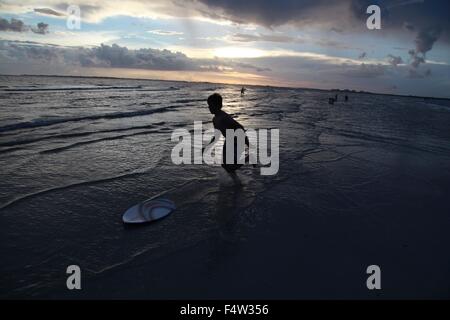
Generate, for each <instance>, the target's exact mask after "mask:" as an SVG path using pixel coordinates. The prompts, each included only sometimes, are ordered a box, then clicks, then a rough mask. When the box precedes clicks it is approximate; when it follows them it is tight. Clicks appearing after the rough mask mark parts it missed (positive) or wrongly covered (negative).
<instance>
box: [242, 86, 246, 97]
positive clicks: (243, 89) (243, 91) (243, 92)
mask: <svg viewBox="0 0 450 320" xmlns="http://www.w3.org/2000/svg"><path fill="white" fill-rule="evenodd" d="M245 90H247V89H245V88H244V87H242V89H241V96H243V95H244V94H245Z"/></svg>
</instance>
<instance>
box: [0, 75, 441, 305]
mask: <svg viewBox="0 0 450 320" xmlns="http://www.w3.org/2000/svg"><path fill="white" fill-rule="evenodd" d="M0 78H1V82H2V86H4V87H2V88H0V114H1V118H0V166H1V168H2V170H1V171H0V178H1V179H0V181H1V182H0V208H1V209H0V221H1V223H0V237H1V241H0V243H1V245H0V254H1V256H2V257H3V259H2V260H3V261H2V264H1V265H0V274H1V275H2V277H1V285H0V288H1V291H0V294H1V296H5V297H40V296H43V295H44V296H45V294H46V292H48V291H49V290H50V291H51V290H54V289H55V287H57V286H58V284H59V283H61V281H62V280H61V279H64V277H65V273H64V270H65V268H66V266H67V265H69V264H78V265H80V266H81V268H82V269H83V270H85V271H86V272H87V274H88V276H91V277H95V276H97V275H99V274H102V273H104V272H106V271H108V270H112V269H114V268H118V267H121V268H124V267H125V268H126V266H127V264H129V263H131V262H132V261H133V260H134V259H136V257H139V256H141V255H143V254H145V255H147V256H150V257H152V259H158V258H160V257H164V256H167V255H169V254H171V253H174V252H178V251H180V250H183V249H184V248H188V247H192V246H194V245H195V244H196V243H199V242H201V241H204V240H205V239H206V240H207V239H210V238H211V237H216V236H217V235H219V237H220V238H222V239H226V240H227V239H228V240H229V239H232V240H231V241H238V242H239V241H246V237H247V235H248V234H249V232H250V231H249V230H254V229H255V228H258V226H261V225H264V223H267V222H268V221H276V220H277V219H280V215H283V212H286V210H288V211H290V213H289V214H295V212H297V211H298V212H299V214H300V213H301V214H302V215H305V214H306V215H313V216H318V215H319V216H325V217H327V216H330V217H331V216H333V217H336V216H337V217H339V216H348V215H350V216H353V215H355V216H362V217H363V218H362V219H364V223H370V224H372V225H377V224H380V225H384V223H386V222H381V221H386V220H384V219H386V218H387V219H394V220H395V216H396V214H397V213H398V216H399V217H400V216H402V217H403V216H404V215H405V214H408V210H412V211H414V210H415V209H414V207H415V208H417V212H413V213H414V214H416V215H422V214H423V215H427V217H426V219H431V220H433V219H434V218H433V217H432V216H430V213H429V212H426V211H423V210H422V209H423V208H422V209H420V210H419V207H420V205H428V204H432V206H433V207H432V208H431V209H432V215H433V214H435V215H437V217H438V218H437V219H442V220H439V221H441V222H442V221H444V223H447V224H448V216H446V214H448V212H450V210H448V209H450V205H449V204H448V199H449V196H450V194H449V193H450V192H449V190H450V143H449V142H450V129H449V128H450V127H449V123H450V103H449V101H446V100H434V99H427V100H425V99H421V98H412V97H411V98H409V97H395V96H382V95H370V94H363V93H350V94H349V98H350V101H349V102H343V101H342V96H341V97H340V101H338V102H337V103H336V104H335V105H329V104H328V97H329V96H330V93H329V92H326V91H317V90H306V89H286V88H265V87H248V91H247V93H246V95H245V96H243V97H241V96H240V94H239V91H240V87H238V86H233V85H219V84H217V85H216V84H209V83H208V84H205V83H186V82H168V81H146V80H125V79H122V80H118V79H100V78H64V77H25V76H24V77H6V76H2V77H0ZM212 92H219V93H220V94H221V95H222V96H223V99H224V105H225V106H224V110H225V111H227V112H228V113H230V114H233V115H234V117H235V118H236V119H237V120H238V121H239V122H240V123H241V124H243V125H244V126H245V127H246V128H253V129H258V128H279V130H280V170H279V172H278V174H277V175H275V176H261V175H260V174H259V170H257V169H253V168H251V167H249V166H246V167H244V168H243V169H242V170H240V172H239V175H240V178H241V180H242V181H243V186H242V187H240V188H236V187H234V186H233V185H232V184H231V182H230V180H229V178H228V177H227V175H226V174H224V173H223V172H222V171H223V170H222V169H221V168H220V167H217V166H208V165H205V164H202V165H182V166H177V165H174V164H173V163H172V161H171V158H170V153H171V149H172V147H173V146H174V145H175V143H174V142H172V141H171V139H170V137H171V133H172V132H173V130H175V129H177V128H186V129H188V130H192V128H193V122H194V121H203V122H204V123H208V125H209V126H211V115H210V114H209V112H208V108H207V107H206V103H205V101H206V98H207V96H208V95H209V94H211V93H212ZM204 129H207V126H205V127H204ZM160 193H161V194H164V195H165V196H167V197H169V198H170V199H172V200H173V201H174V202H175V203H176V204H177V210H176V211H175V212H174V213H173V214H171V215H170V216H169V217H168V218H166V219H164V220H161V221H159V222H157V223H154V224H151V225H145V226H140V227H131V228H130V227H126V226H124V225H123V224H122V221H121V215H122V213H123V212H124V211H125V210H126V209H127V208H128V207H130V206H132V205H134V204H136V203H138V202H140V201H142V200H144V199H146V198H149V197H152V196H155V195H157V194H160ZM286 203H289V206H288V207H287V206H286ZM418 204H420V205H418ZM277 205H278V207H277ZM280 208H283V210H285V211H283V210H280ZM413 213H411V214H413ZM387 214H388V215H387ZM445 217H446V218H445ZM436 221H438V220H436ZM441 222H439V223H441ZM445 226H448V225H444V227H445ZM441 227H442V224H441V226H440V227H438V226H436V228H441ZM439 230H441V229H439ZM436 237H438V238H439V237H441V238H439V239H442V240H443V241H444V240H448V236H445V235H444V233H442V234H440V233H437V234H436ZM228 240H227V241H228ZM438 255H439V254H438ZM437 260H438V261H441V262H443V263H448V259H447V258H442V259H441V258H438V259H437ZM62 270H63V271H62ZM447 276H448V274H447Z"/></svg>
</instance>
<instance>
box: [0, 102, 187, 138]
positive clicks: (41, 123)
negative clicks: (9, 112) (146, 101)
mask: <svg viewBox="0 0 450 320" xmlns="http://www.w3.org/2000/svg"><path fill="white" fill-rule="evenodd" d="M179 107H180V106H168V107H161V108H155V109H150V110H139V111H129V112H113V113H106V114H94V115H90V116H84V117H73V118H60V119H36V120H32V121H26V122H19V123H15V124H10V125H6V126H3V127H0V132H9V131H15V130H21V129H31V128H37V127H47V126H52V125H55V124H61V123H67V122H79V121H87V120H99V119H119V118H129V117H139V116H146V115H149V114H153V113H162V112H167V111H170V110H172V109H177V108H179Z"/></svg>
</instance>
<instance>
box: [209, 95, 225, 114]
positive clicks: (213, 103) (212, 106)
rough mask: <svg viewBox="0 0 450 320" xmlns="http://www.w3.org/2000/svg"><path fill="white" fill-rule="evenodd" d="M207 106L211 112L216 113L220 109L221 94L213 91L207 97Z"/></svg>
mask: <svg viewBox="0 0 450 320" xmlns="http://www.w3.org/2000/svg"><path fill="white" fill-rule="evenodd" d="M208 107H209V111H210V112H211V113H212V114H216V113H218V112H219V111H220V110H221V109H222V96H221V95H220V94H218V93H213V94H212V95H210V96H209V97H208Z"/></svg>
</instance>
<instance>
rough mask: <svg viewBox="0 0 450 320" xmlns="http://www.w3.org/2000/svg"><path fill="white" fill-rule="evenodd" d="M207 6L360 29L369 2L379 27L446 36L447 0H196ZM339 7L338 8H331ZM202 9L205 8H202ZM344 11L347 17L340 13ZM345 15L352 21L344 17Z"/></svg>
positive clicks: (271, 22) (245, 18) (262, 21)
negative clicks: (378, 12) (377, 12)
mask: <svg viewBox="0 0 450 320" xmlns="http://www.w3.org/2000/svg"><path fill="white" fill-rule="evenodd" d="M197 1H198V2H201V3H203V4H205V5H206V6H207V7H208V10H207V12H209V13H211V14H214V15H215V16H216V18H218V17H222V18H225V19H229V20H231V21H235V22H237V23H255V24H259V25H262V26H265V27H269V28H270V27H276V26H280V25H284V24H294V25H304V24H305V23H308V24H311V23H314V24H316V25H317V24H319V25H320V24H323V25H326V26H329V24H330V22H331V23H333V24H334V25H333V26H331V27H330V28H328V30H334V31H336V32H343V31H346V28H348V27H349V26H353V27H357V28H359V29H360V30H362V28H365V21H366V19H367V17H368V15H367V13H366V10H367V7H368V6H370V5H378V6H380V8H381V15H382V26H383V27H382V28H383V29H386V30H388V31H389V30H400V31H401V30H405V29H407V30H409V31H414V30H423V29H425V28H428V27H436V26H439V27H440V28H442V30H443V31H444V33H445V34H446V39H447V40H448V38H449V31H450V19H448V12H450V1H446V0H430V1H415V0H412V1H405V0H389V1H388V0H341V1H337V2H330V1H325V0H272V1H258V0H246V1H242V0H197ZM332 6H333V9H335V8H336V9H339V8H341V9H342V10H341V11H337V10H330V9H329V8H330V7H332ZM203 12H205V10H203ZM343 12H347V13H348V17H342V16H341V14H342V13H343ZM346 18H348V19H349V20H352V21H345V20H346Z"/></svg>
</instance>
